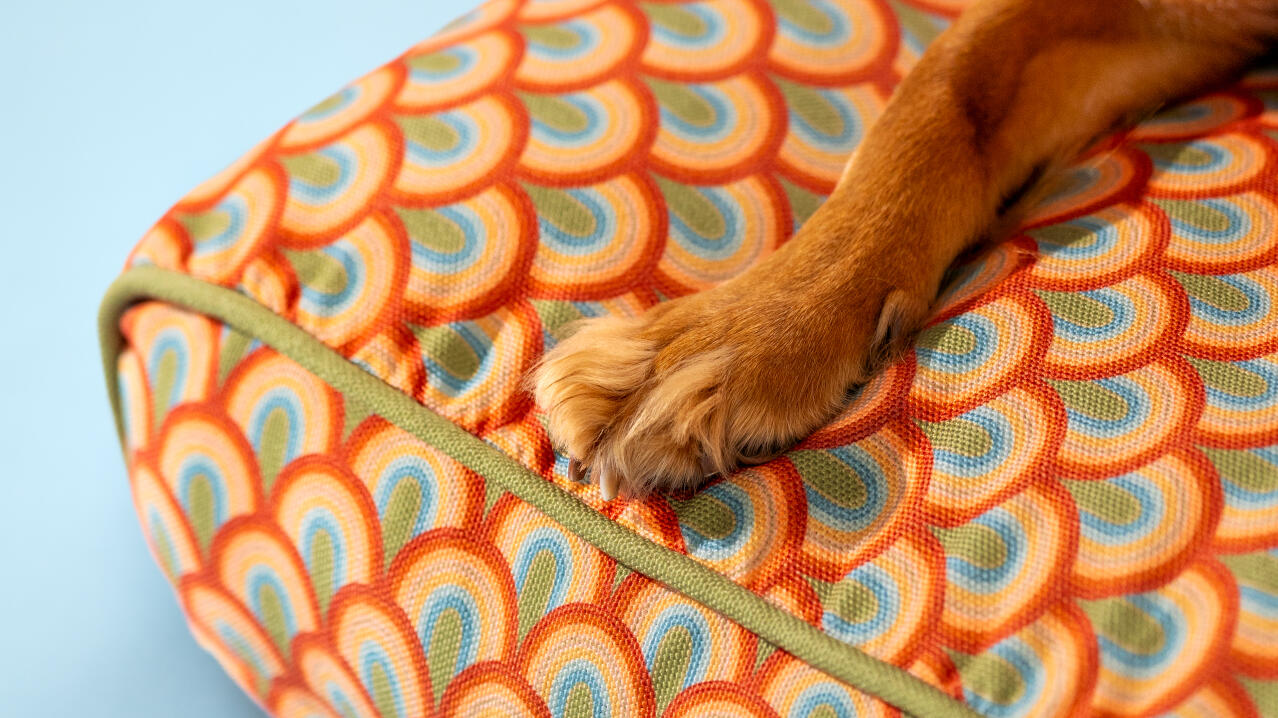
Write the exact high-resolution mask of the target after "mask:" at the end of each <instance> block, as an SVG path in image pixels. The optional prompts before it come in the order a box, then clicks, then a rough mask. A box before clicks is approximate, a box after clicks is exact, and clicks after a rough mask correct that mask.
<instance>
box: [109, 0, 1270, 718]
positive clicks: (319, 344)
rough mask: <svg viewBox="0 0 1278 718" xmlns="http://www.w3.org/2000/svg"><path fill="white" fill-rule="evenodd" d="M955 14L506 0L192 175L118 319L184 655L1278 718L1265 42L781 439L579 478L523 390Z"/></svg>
mask: <svg viewBox="0 0 1278 718" xmlns="http://www.w3.org/2000/svg"><path fill="white" fill-rule="evenodd" d="M961 4H962V3H961V2H956V1H952V0H771V1H770V2H766V1H764V0H700V1H694V2H682V1H652V2H632V1H630V0H492V1H490V2H488V3H487V4H485V5H483V6H482V7H480V8H479V9H477V10H475V11H473V12H471V13H470V14H468V15H466V16H465V17H463V18H461V19H460V20H458V21H457V22H456V23H454V24H452V25H451V26H449V27H448V28H446V29H445V30H444V31H443V32H442V33H440V34H439V35H437V36H436V37H434V38H431V39H429V40H426V41H425V42H423V43H421V44H420V45H418V46H416V47H414V48H412V49H410V50H409V51H408V52H406V53H405V54H404V55H402V56H400V57H399V58H397V59H396V60H394V61H392V62H390V63H389V64H387V65H386V66H384V67H382V68H380V69H378V70H376V71H374V72H372V73H371V74H369V75H367V76H365V77H364V78H362V79H360V80H358V81H357V82H355V83H354V84H352V85H350V86H349V87H347V88H346V89H344V90H342V91H341V92H339V93H338V94H336V95H333V96H332V97H330V98H328V99H327V100H325V101H324V102H322V103H320V104H319V105H317V106H315V107H314V108H312V109H311V110H309V111H307V112H306V113H305V114H303V115H302V116H301V117H299V118H298V119H297V120H295V121H294V122H292V123H290V124H289V125H288V126H286V127H285V128H283V129H282V130H280V131H279V132H278V133H276V134H275V135H273V136H272V137H270V138H269V139H267V140H266V141H265V142H263V143H262V144H260V145H259V146H257V147H256V148H254V149H253V150H251V151H250V152H249V153H248V154H246V155H245V156H244V157H243V158H241V159H240V160H238V161H237V162H236V163H235V164H233V165H231V166H230V167H228V168H227V169H226V170H225V171H223V172H222V173H220V174H218V175H217V176H215V177H213V178H211V179H210V180H208V181H207V182H205V183H204V184H202V185H201V186H199V187H198V188H196V189H195V190H194V191H193V192H191V193H190V194H189V195H188V196H187V197H186V198H185V199H183V200H182V201H181V202H179V203H178V204H177V206H175V207H174V208H173V209H172V210H171V211H170V212H169V213H167V214H166V215H165V216H164V217H163V218H162V219H161V220H160V221H159V223H157V224H156V225H155V227H154V228H153V229H152V230H151V231H150V232H149V233H148V234H147V235H146V236H145V238H144V239H143V240H142V242H141V243H140V244H139V245H138V247H137V249H136V250H135V251H134V252H133V254H132V256H131V257H130V258H129V260H128V269H126V273H125V275H124V277H123V278H122V279H121V280H120V283H118V284H117V286H116V287H115V288H113V289H112V291H111V292H110V293H109V295H108V299H107V302H106V303H105V305H104V313H103V321H104V324H103V326H104V348H105V349H104V352H105V355H106V363H107V369H108V376H109V385H110V387H111V390H112V392H113V395H114V399H115V403H116V408H117V417H118V420H119V423H120V427H121V434H122V441H123V444H124V446H125V450H126V455H127V458H128V464H129V470H130V480H131V485H132V490H133V496H134V500H135V504H136V508H137V512H138V516H139V519H140V521H141V524H142V527H143V530H144V532H145V535H146V538H147V541H148V543H149V546H150V547H151V550H152V551H153V553H154V555H155V558H156V560H157V562H158V563H159V565H160V566H161V567H162V569H163V570H164V572H165V574H166V575H167V576H168V577H169V579H170V580H171V581H172V583H173V585H174V587H175V588H176V590H177V593H178V596H179V597H180V600H181V602H182V605H183V607H184V609H185V611H186V613H187V616H188V617H189V621H190V626H191V630H192V631H193V632H194V634H195V636H196V637H197V638H198V640H199V641H200V642H201V644H202V645H204V646H205V647H206V648H207V649H208V650H210V651H211V652H212V653H213V654H214V655H215V656H216V657H217V658H218V660H219V661H220V662H221V663H222V665H223V666H224V667H225V669H226V670H227V671H228V672H229V673H230V674H231V675H232V676H233V677H234V678H235V680H237V681H238V682H239V683H240V685H242V686H243V688H244V690H245V691H247V692H248V693H249V694H250V695H252V696H253V697H254V698H256V699H257V700H258V701H259V702H260V703H261V704H262V705H263V706H264V707H265V708H266V709H267V710H269V711H270V712H272V713H273V714H275V715H277V716H281V717H289V718H292V717H295V716H296V717H302V716H308V717H321V716H322V717H333V716H343V717H347V718H349V717H353V716H381V717H382V718H391V717H395V718H410V717H412V716H426V715H466V716H470V715H503V716H504V715H528V716H574V717H576V716H596V717H599V716H606V715H611V716H645V715H647V716H655V715H663V716H683V715H689V716H692V715H697V716H701V715H753V716H786V717H789V716H830V715H834V716H895V715H899V714H900V713H901V711H902V710H905V711H907V712H909V711H911V710H913V711H914V712H915V713H916V714H917V715H920V716H930V715H972V714H973V712H974V713H975V714H981V715H987V716H998V717H1000V718H1002V717H1013V716H1043V717H1055V716H1115V717H1118V716H1123V717H1136V716H1153V715H1167V716H1179V717H1181V718H1189V717H1190V716H1216V717H1233V716H1237V717H1246V716H1253V717H1254V716H1278V226H1276V225H1278V189H1276V188H1278V72H1274V71H1265V70H1259V71H1256V72H1254V73H1253V74H1251V75H1249V76H1248V77H1247V78H1245V79H1244V80H1243V81H1241V83H1239V84H1238V85H1237V86H1235V87H1232V88H1230V89H1228V90H1224V91H1221V92H1217V93H1214V94H1211V95H1208V96H1205V97H1202V98H1200V99H1197V100H1195V101H1192V102H1189V103H1187V104H1184V105H1182V106H1179V107H1176V108H1174V109H1171V110H1169V111H1166V112H1163V113H1161V114H1160V115H1158V116H1156V117H1154V118H1152V119H1151V120H1149V121H1147V122H1145V123H1143V124H1141V125H1140V126H1139V127H1137V128H1136V129H1134V130H1133V131H1131V132H1130V133H1127V134H1126V135H1125V136H1124V137H1121V138H1116V139H1115V140H1114V141H1113V142H1111V143H1109V144H1108V145H1107V146H1106V147H1105V148H1103V149H1102V150H1100V151H1097V152H1095V153H1093V154H1092V155H1091V156H1089V157H1087V158H1085V159H1083V160H1081V161H1080V162H1079V164H1078V165H1077V166H1075V167H1074V168H1073V169H1072V170H1070V171H1069V173H1068V174H1067V175H1066V177H1065V178H1064V180H1063V181H1061V182H1060V183H1059V185H1058V186H1057V187H1056V189H1055V191H1054V193H1052V194H1051V195H1050V197H1048V198H1047V199H1046V200H1045V201H1044V202H1043V203H1042V204H1041V205H1040V206H1039V207H1038V208H1037V210H1036V211H1035V212H1034V214H1033V215H1032V216H1031V217H1030V218H1029V220H1028V223H1027V225H1026V226H1025V228H1024V231H1023V232H1022V233H1020V234H1019V235H1018V236H1017V237H1015V238H1014V239H1012V240H1010V241H1008V242H1006V243H1004V244H1003V245H1001V246H999V247H997V248H994V249H993V250H992V251H989V252H988V253H986V254H984V255H983V256H980V257H975V258H971V259H969V260H968V261H966V262H965V263H964V264H962V265H961V266H960V267H959V268H958V269H957V270H956V271H955V278H954V281H953V282H952V283H951V285H950V288H949V289H948V291H947V293H946V294H945V296H944V298H943V300H942V302H941V309H940V310H939V312H938V315H937V317H936V318H935V320H934V322H933V323H932V324H931V325H930V327H929V328H928V329H927V330H926V331H925V332H924V333H923V335H922V336H921V337H920V338H919V340H918V345H917V347H916V349H915V350H914V351H913V352H912V353H911V354H910V355H909V356H907V357H906V358H904V359H903V360H902V361H900V362H899V363H898V364H896V365H895V366H893V367H891V368H890V369H888V370H887V371H886V372H884V373H883V374H882V375H881V376H880V377H878V378H877V379H875V380H874V381H873V382H872V383H870V384H869V385H868V386H866V387H864V388H863V389H862V390H861V391H860V392H859V394H858V395H857V396H856V397H855V399H854V400H853V401H852V403H851V405H850V406H849V408H848V409H847V410H846V411H845V412H844V413H843V414H842V415H841V416H839V417H838V418H837V419H835V420H834V421H833V422H831V423H830V425H829V426H827V427H825V428H823V429H821V430H819V431H818V432H816V433H815V434H814V435H813V436H811V437H810V438H809V439H807V440H806V441H805V442H804V443H803V444H802V445H800V446H799V447H797V448H796V449H795V450H794V451H792V452H790V453H789V454H788V455H786V456H784V457H782V458H780V459H777V460H775V461H773V462H771V463H769V464H767V465H764V466H761V467H757V468H754V469H749V470H745V471H742V472H740V473H738V474H736V475H735V476H732V477H729V478H726V479H722V480H719V481H717V482H716V483H714V484H712V485H711V486H709V487H708V488H706V489H705V490H704V491H702V492H700V493H697V494H691V495H681V496H672V497H654V498H651V499H649V500H647V501H644V502H626V501H617V502H612V503H609V504H604V503H602V502H601V501H600V500H599V498H598V495H597V493H596V491H595V490H594V489H593V488H592V487H584V486H578V485H575V484H573V483H571V482H570V481H568V480H567V477H566V476H565V472H566V461H565V458H564V457H563V456H558V455H556V454H555V453H554V451H553V450H552V448H551V447H550V445H549V443H548V442H547V439H546V434H545V430H544V428H543V426H542V424H541V421H540V418H539V416H538V414H537V413H536V412H535V411H534V409H533V407H532V406H531V403H530V400H529V397H528V396H527V394H526V393H524V392H523V391H521V390H520V385H519V382H520V379H521V376H522V375H523V374H524V372H525V371H526V370H527V369H528V367H529V366H530V365H531V364H532V363H533V362H534V361H535V360H536V359H537V357H538V356H539V355H540V354H541V353H542V352H543V351H544V350H545V348H546V347H548V346H550V345H552V344H553V343H554V342H555V341H556V340H558V339H559V338H560V337H561V336H562V330H563V327H564V325H565V323H567V322H569V321H571V320H573V319H578V318H581V317H590V316H599V315H604V314H623V315H630V314H635V313H638V312H641V311H642V310H643V309H645V308H646V307H648V306H651V305H652V304H654V303H657V302H659V301H662V300H663V299H665V298H668V297H674V296H679V295H682V294H686V293H689V292H693V291H696V290H699V289H702V288H704V287H707V286H710V285H712V284H714V283H716V282H718V281H721V280H723V279H725V278H727V277H730V276H733V275H734V274H735V273H737V272H739V271H741V270H742V269H743V268H744V267H746V266H748V265H750V264H751V263H752V262H755V261H757V260H758V259H759V258H760V257H762V256H764V255H766V254H767V253H768V252H770V251H772V250H773V249H775V248H776V247H777V246H778V245H779V244H781V243H782V242H784V241H785V239H786V238H787V237H788V236H789V235H790V234H791V233H792V231H793V230H794V228H795V227H796V226H798V225H799V224H801V223H802V221H803V220H804V218H805V217H806V216H808V215H809V214H810V213H811V212H812V210H813V209H814V208H815V207H816V206H817V205H818V204H819V203H820V201H821V200H822V198H823V197H824V196H825V195H826V194H827V193H828V192H829V191H830V190H831V188H832V187H833V185H834V183H835V181H836V179H837V177H838V175H839V171H840V168H841V166H842V163H843V161H844V158H845V157H846V156H847V155H848V153H849V152H850V150H851V149H852V148H853V147H854V146H855V145H856V143H857V142H858V141H859V139H860V137H861V135H862V133H863V131H864V129H865V127H866V126H867V124H868V123H870V122H871V121H872V120H873V118H874V117H875V115H876V113H878V112H879V111H880V110H881V108H882V107H883V104H884V102H885V100H886V98H887V97H888V95H889V93H890V92H891V89H892V87H893V86H894V84H895V83H896V82H897V81H898V80H899V79H900V78H901V76H902V75H903V73H904V72H906V71H907V69H908V68H909V67H910V65H911V63H913V62H914V61H915V60H916V58H917V57H918V55H919V53H920V52H921V50H922V48H923V47H924V45H925V44H926V43H927V42H928V40H929V39H931V38H932V37H933V36H934V35H935V34H936V33H937V32H939V31H940V30H941V29H942V28H943V27H944V26H945V25H946V23H947V22H948V20H949V19H950V18H952V17H953V15H954V14H955V13H956V12H958V10H959V9H960V6H961ZM281 327H282V328H281ZM388 392H389V393H388ZM401 400H402V401H401ZM397 402H398V403H397ZM405 402H407V405H405ZM405 406H406V407H407V408H405ZM422 417H425V418H422ZM439 417H444V418H445V419H446V420H447V421H446V422H445V421H443V420H439ZM430 421H435V423H434V424H430ZM414 422H417V423H414ZM422 422H425V423H422ZM427 425H429V426H427ZM422 426H427V429H423V428H422ZM440 426H443V427H444V428H443V429H439V430H437V428H438V427H440ZM430 427H436V428H434V429H432V428H430ZM449 431H451V432H452V433H449ZM432 436H435V437H438V440H426V439H430V437H432ZM423 437H426V438H425V439H424V438H423ZM459 437H460V438H459ZM493 467H496V468H493ZM609 531H611V533H609ZM600 536H604V537H605V538H607V537H611V538H609V539H608V540H603V539H600V538H599V537H600ZM689 577H691V578H689ZM672 586H673V587H674V588H672ZM675 589H678V590H675ZM741 606H747V607H748V608H749V610H746V609H744V608H740V607H741ZM738 609H739V610H738ZM756 609H758V610H756ZM751 611H753V612H751ZM787 621H788V623H787ZM822 641H824V643H823V642H822ZM814 647H815V648H814ZM839 651H842V652H841V653H840V652H839ZM865 656H868V657H869V658H871V659H873V660H866V662H865V663H862V664H856V665H857V666H861V667H863V668H865V671H866V672H864V673H859V672H858V671H860V670H861V668H858V669H857V670H850V669H846V665H850V664H845V659H846V660H851V659H853V658H856V657H862V658H864V657H865ZM870 669H874V670H878V671H879V673H875V674H874V675H879V676H881V675H885V674H884V671H886V675H888V676H889V677H890V678H891V680H878V679H875V680H871V679H870V677H869V676H870V675H871V673H873V671H871V670H870ZM880 669H881V670H880ZM929 686H931V688H929ZM928 701H931V702H930V703H929V702H928ZM920 706H922V707H923V708H920ZM927 706H932V708H930V709H929V708H927ZM965 706H966V707H965Z"/></svg>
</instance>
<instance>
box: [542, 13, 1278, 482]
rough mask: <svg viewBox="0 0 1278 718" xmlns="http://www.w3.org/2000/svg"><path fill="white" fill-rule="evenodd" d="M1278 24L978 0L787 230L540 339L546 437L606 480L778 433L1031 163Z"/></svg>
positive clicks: (675, 477)
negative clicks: (754, 256) (673, 295)
mask: <svg viewBox="0 0 1278 718" xmlns="http://www.w3.org/2000/svg"><path fill="white" fill-rule="evenodd" d="M1276 37H1278V0H977V2H975V3H974V4H973V5H972V6H971V7H970V8H969V9H968V10H967V11H966V12H965V13H964V14H963V15H962V17H960V18H959V20H958V21H956V22H955V24H954V25H953V26H952V27H951V28H950V29H949V30H947V31H946V32H945V33H943V34H942V35H941V36H940V37H939V38H937V39H936V41H935V42H933V44H932V45H931V46H930V47H929V48H928V50H927V52H926V53H925V54H924V55H923V57H922V59H921V60H920V61H919V63H918V65H917V66H916V68H915V69H914V70H913V71H912V72H911V73H910V74H909V75H908V76H907V77H906V78H905V80H904V81H902V83H901V84H900V86H899V87H898V88H897V90H896V93H895V95H894V96H893V98H892V99H891V101H890V102H889V103H888V106H887V108H886V109H885V111H884V113H883V115H882V117H881V118H880V119H879V120H878V121H877V122H876V123H875V125H874V126H873V127H872V128H871V130H870V131H869V133H868V134H867V136H866V138H865V140H864V141H863V143H862V144H861V146H860V147H859V148H858V150H857V152H856V153H855V154H854V155H853V157H852V158H851V159H850V160H849V162H848V164H847V167H846V169H845V171H844V174H843V177H842V179H841V181H840V183H839V185H838V187H836V189H835V190H834V192H833V194H832V195H831V196H830V198H829V199H828V200H827V201H826V202H825V203H824V204H823V205H822V206H821V208H820V209H819V210H818V211H817V212H816V213H815V214H814V215H813V216H812V217H811V218H810V219H809V220H808V222H807V223H806V224H805V225H804V226H803V227H802V229H800V231H799V232H798V234H797V235H796V236H795V237H794V238H793V239H791V240H790V241H789V242H788V243H787V244H786V245H784V246H783V247H782V248H781V249H779V250H778V251H777V252H775V253H774V254H772V255H771V256H769V257H768V258H767V259H765V260H763V261H762V262H760V263H759V264H757V265H756V266H754V267H753V268H751V269H750V270H748V271H747V272H745V273H743V274H742V275H740V276H738V277H736V278H734V279H732V280H731V281H728V282H726V283H724V284H722V285H719V286H717V287H715V288H714V289H711V290H709V291H706V292H702V293H700V294H696V295H692V296H688V297H683V298H680V299H676V300H673V301H670V302H667V303H665V304H662V305H659V306H657V307H654V308H653V309H652V310H650V311H649V312H648V313H647V314H645V315H644V316H642V317H640V318H638V319H595V320H588V321H586V322H583V323H582V325H581V326H580V327H579V328H578V330H577V331H576V333H574V334H573V335H572V336H570V337H569V338H568V339H566V340H564V341H563V342H561V343H560V344H559V345H557V346H556V347H555V348H554V349H553V350H551V351H550V352H549V353H547V354H546V356H545V357H544V359H543V361H542V362H541V363H540V364H539V365H538V367H537V368H536V370H535V372H534V374H533V375H532V377H531V386H532V389H533V392H534V395H535V397H536V400H537V403H538V405H539V406H540V407H541V408H542V409H544V410H545V411H546V413H547V418H548V422H549V423H548V427H549V432H550V436H551V438H552V440H553V441H554V442H555V444H556V445H557V446H559V447H560V448H561V449H562V450H564V451H565V452H566V453H568V454H569V455H570V456H571V457H573V458H574V465H573V473H582V472H581V471H580V470H579V467H582V468H584V467H588V468H589V469H590V474H591V477H592V478H593V479H594V480H595V481H596V482H597V483H599V485H600V488H601V492H602V493H603V494H604V497H605V498H611V496H612V495H615V494H617V493H619V492H620V493H621V494H624V495H628V496H631V497H642V496H643V495H646V494H647V493H649V492H651V491H656V490H668V489H679V488H689V487H693V486H696V485H698V484H699V483H701V482H702V481H703V480H704V478H705V477H706V476H707V475H710V474H714V473H722V472H727V471H731V470H732V469H734V468H735V467H737V466H740V465H743V464H749V463H755V462H758V461H761V460H763V459H766V458H768V457H770V456H772V455H774V454H775V453H777V452H778V451H780V450H783V449H784V448H786V447H787V446H789V445H790V444H792V443H793V442H795V441H796V440H798V439H800V438H802V437H803V436H804V435H806V434H807V433H809V432H811V431H812V430H814V429H816V428H818V427H819V426H820V425H821V424H822V423H823V422H825V421H827V420H828V419H829V418H831V416H832V415H833V414H834V413H835V412H836V411H838V409H839V408H840V406H841V404H842V402H843V399H844V397H845V392H846V390H847V389H848V388H849V387H850V386H853V385H855V384H857V383H860V382H864V381H865V380H866V378H867V377H868V376H869V373H870V372H871V371H873V369H874V367H875V365H876V364H877V363H878V362H879V360H880V359H881V358H883V357H884V356H887V355H890V354H891V353H892V352H893V351H894V349H895V347H896V346H897V345H898V344H899V343H901V342H903V341H905V340H908V338H909V337H910V335H911V334H912V333H913V332H914V331H916V330H917V329H918V328H919V326H920V325H921V324H922V322H923V321H924V320H925V319H926V318H927V315H928V309H929V306H930V304H931V302H932V301H933V299H934V297H935V296H936V293H937V291H938V289H939V286H940V283H941V280H942V277H943V275H944V273H945V270H946V269H947V267H948V266H949V265H950V263H951V262H952V261H953V260H954V258H955V257H956V256H957V255H958V254H959V253H960V252H961V251H962V250H964V249H965V248H967V247H968V246H970V245H971V244H972V243H973V242H975V241H977V240H978V239H980V238H982V237H983V236H985V235H987V234H989V233H990V231H991V229H992V228H993V227H995V226H996V225H997V223H998V222H999V219H1000V208H1002V207H1005V205H1006V204H1007V203H1008V201H1009V198H1012V197H1014V196H1015V195H1016V194H1017V193H1018V191H1019V190H1020V189H1022V188H1023V187H1024V186H1025V185H1026V184H1027V183H1028V182H1029V181H1030V180H1031V179H1032V178H1034V177H1038V176H1041V175H1042V173H1043V170H1044V169H1045V168H1047V167H1050V166H1052V165H1053V164H1055V163H1057V162H1058V161H1061V160H1065V159H1068V158H1070V157H1071V156H1072V155H1073V154H1074V153H1076V152H1077V151H1078V150H1079V149H1081V148H1082V147H1083V146H1085V145H1086V144H1087V143H1088V142H1089V141H1091V140H1093V139H1094V138H1095V137H1097V136H1098V135H1100V134H1102V133H1104V132H1105V131H1107V130H1109V129H1112V128H1115V127H1118V126H1121V125H1123V124H1125V123H1127V122H1129V121H1130V119H1131V118H1133V117H1135V116H1138V114H1139V113H1141V112H1146V111H1148V110H1150V109H1152V108H1154V107H1156V106H1158V105H1160V104H1162V103H1165V102H1167V101H1169V100H1173V99H1175V98H1177V97H1181V96H1185V95H1189V94H1192V93H1194V92H1196V91H1199V90H1201V89H1203V88H1206V87H1209V86H1211V85H1213V84H1215V83H1218V82H1221V81H1223V80H1226V79H1228V78H1229V77H1230V76H1231V75H1233V74H1234V73H1236V72H1238V70H1239V69H1241V68H1242V67H1243V66H1245V64H1246V63H1247V62H1248V61H1249V60H1251V59H1252V58H1253V57H1255V56H1256V55H1258V54H1259V53H1260V52H1262V51H1263V50H1264V49H1265V48H1266V47H1267V46H1268V45H1269V43H1270V42H1271V41H1272V40H1273V39H1275V38H1276Z"/></svg>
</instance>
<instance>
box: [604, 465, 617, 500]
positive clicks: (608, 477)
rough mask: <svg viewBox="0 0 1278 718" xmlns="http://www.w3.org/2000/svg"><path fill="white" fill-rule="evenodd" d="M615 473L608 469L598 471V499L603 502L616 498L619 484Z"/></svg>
mask: <svg viewBox="0 0 1278 718" xmlns="http://www.w3.org/2000/svg"><path fill="white" fill-rule="evenodd" d="M618 478H619V477H618V475H617V472H616V471H613V470H612V469H608V468H601V469H600V470H599V497H600V498H602V499H603V500H604V501H612V500H613V499H615V498H617V486H618V484H619V481H618Z"/></svg>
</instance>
